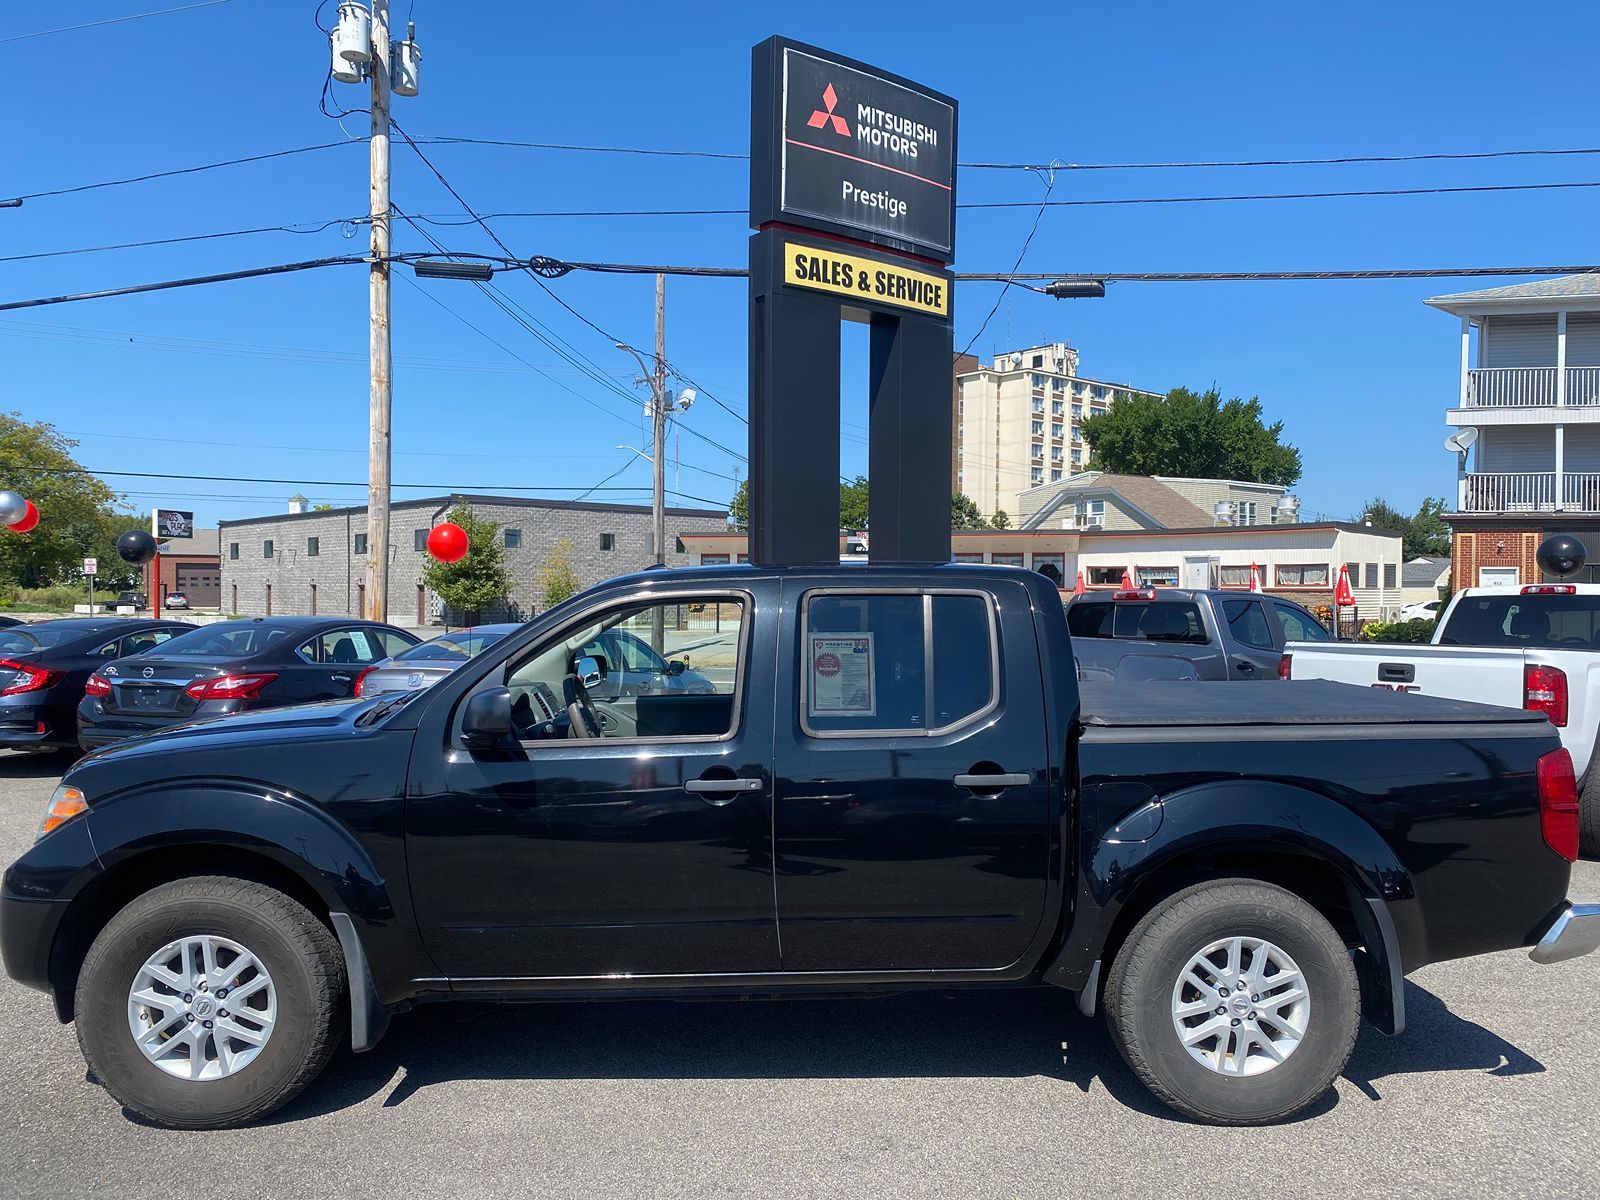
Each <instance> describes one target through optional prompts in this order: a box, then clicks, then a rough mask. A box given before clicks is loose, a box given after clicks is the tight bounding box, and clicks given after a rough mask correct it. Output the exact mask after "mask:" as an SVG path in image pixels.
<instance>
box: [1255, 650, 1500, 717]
mask: <svg viewBox="0 0 1600 1200" xmlns="http://www.w3.org/2000/svg"><path fill="white" fill-rule="evenodd" d="M1284 656H1285V658H1286V659H1287V660H1288V674H1287V676H1286V678H1289V679H1331V680H1333V681H1334V682H1335V683H1354V684H1359V685H1361V686H1363V687H1373V688H1384V689H1387V690H1389V691H1393V692H1413V693H1417V694H1419V695H1424V696H1440V697H1443V698H1446V699H1450V700H1471V701H1475V702H1476V703H1479V704H1495V705H1499V706H1500V707H1502V708H1521V707H1522V706H1523V701H1524V698H1525V697H1524V692H1523V689H1524V681H1523V666H1524V651H1522V650H1513V649H1484V648H1481V647H1476V646H1428V645H1395V644H1385V643H1370V644H1369V643H1363V642H1338V643H1328V642H1290V643H1289V644H1288V645H1287V646H1285V647H1284ZM1280 673H1282V672H1280Z"/></svg>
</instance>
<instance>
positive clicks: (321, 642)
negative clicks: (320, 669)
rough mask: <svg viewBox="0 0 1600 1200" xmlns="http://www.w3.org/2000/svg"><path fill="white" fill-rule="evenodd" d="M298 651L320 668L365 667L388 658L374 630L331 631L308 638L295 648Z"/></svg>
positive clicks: (301, 655) (302, 656)
mask: <svg viewBox="0 0 1600 1200" xmlns="http://www.w3.org/2000/svg"><path fill="white" fill-rule="evenodd" d="M295 652H296V653H297V654H299V655H300V657H301V658H303V659H305V660H306V661H307V662H310V663H317V664H318V665H320V666H341V665H343V666H349V665H351V664H354V663H361V664H365V663H372V662H377V661H378V659H380V658H385V657H387V655H386V654H385V653H384V651H383V648H382V643H380V642H379V641H378V638H377V635H376V633H375V632H374V631H373V630H371V629H330V630H329V631H328V632H327V633H322V634H318V635H317V636H316V637H314V638H308V639H307V640H306V641H304V642H302V643H301V644H300V645H299V646H297V647H295Z"/></svg>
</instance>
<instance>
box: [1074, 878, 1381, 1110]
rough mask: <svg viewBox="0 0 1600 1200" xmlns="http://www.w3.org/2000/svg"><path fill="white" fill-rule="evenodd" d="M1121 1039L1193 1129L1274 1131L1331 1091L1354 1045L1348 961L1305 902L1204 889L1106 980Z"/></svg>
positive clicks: (1191, 893) (1224, 883) (1155, 922)
mask: <svg viewBox="0 0 1600 1200" xmlns="http://www.w3.org/2000/svg"><path fill="white" fill-rule="evenodd" d="M1105 1009H1106V1019H1107V1021H1108V1022H1109V1024H1110V1026H1111V1034H1112V1038H1113V1040H1115V1042H1116V1044H1117V1048H1118V1049H1119V1050H1120V1051H1121V1052H1122V1056H1123V1058H1124V1059H1126V1060H1127V1063H1128V1065H1129V1066H1130V1067H1132V1068H1133V1072H1134V1074H1135V1075H1137V1076H1138V1077H1139V1079H1140V1081H1141V1082H1142V1083H1143V1084H1144V1085H1145V1086H1146V1087H1147V1088H1149V1089H1150V1091H1151V1092H1153V1093H1154V1094H1155V1096H1156V1097H1157V1098H1158V1099H1160V1100H1161V1101H1163V1102H1164V1103H1166V1104H1168V1105H1170V1106H1171V1107H1173V1108H1175V1109H1177V1110H1178V1111H1179V1112H1181V1113H1183V1114H1184V1115H1186V1116H1189V1117H1192V1118H1194V1119H1195V1120H1198V1121H1206V1122H1209V1123H1212V1124H1217V1125H1263V1124H1268V1123H1270V1122H1273V1121H1281V1120H1283V1119H1285V1118H1287V1117H1290V1116H1293V1115H1294V1114H1295V1113H1297V1112H1299V1111H1300V1110H1301V1109H1303V1108H1305V1107H1306V1106H1307V1105H1308V1104H1310V1103H1312V1102H1313V1101H1314V1100H1316V1099H1317V1097H1318V1096H1321V1095H1322V1094H1323V1093H1324V1092H1326V1091H1327V1090H1328V1088H1329V1086H1330V1085H1331V1084H1332V1083H1333V1081H1334V1079H1335V1078H1337V1077H1338V1075H1339V1072H1340V1071H1342V1070H1344V1066H1345V1063H1346V1062H1347V1061H1348V1060H1349V1058H1350V1051H1351V1049H1352V1048H1353V1047H1354V1046H1355V1038H1356V1029H1357V1026H1358V1025H1359V1023H1360V1015H1361V994H1360V989H1359V987H1358V985H1357V981H1356V973H1355V968H1354V966H1353V965H1352V964H1351V961H1350V955H1349V952H1348V951H1347V950H1346V948H1345V945H1344V942H1343V940H1342V939H1341V938H1340V937H1339V935H1338V934H1337V933H1336V932H1335V931H1334V929H1333V926H1331V925H1330V924H1328V922H1327V920H1326V919H1325V918H1324V917H1323V916H1322V914H1321V913H1319V912H1317V910H1316V909H1314V908H1312V907H1311V906H1310V905H1309V904H1307V903H1306V902H1305V901H1304V900H1301V899H1300V898H1299V897H1298V896H1296V895H1294V894H1293V893H1291V892H1287V891H1285V890H1283V889H1282V888H1278V887H1273V886H1272V885H1270V884H1265V883H1260V882H1257V881H1255V880H1249V879H1221V880H1215V881H1211V882H1207V883H1201V884H1196V885H1195V886H1193V887H1190V888H1187V889H1185V890H1183V891H1181V892H1178V893H1177V894H1176V895H1173V896H1171V897H1169V898H1168V899H1166V900H1164V901H1162V902H1161V903H1160V904H1158V905H1157V906H1156V907H1155V908H1154V909H1152V910H1151V911H1150V912H1149V913H1147V914H1146V915H1145V917H1144V918H1143V919H1142V920H1141V921H1140V922H1139V923H1138V925H1136V926H1135V927H1134V929H1133V931H1132V932H1131V933H1130V934H1129V935H1128V939H1127V941H1125V942H1124V943H1123V945H1122V948H1121V950H1120V951H1119V952H1118V954H1117V957H1116V961H1115V962H1114V963H1113V964H1112V968H1111V973H1110V975H1109V976H1108V977H1107V979H1106V991H1105Z"/></svg>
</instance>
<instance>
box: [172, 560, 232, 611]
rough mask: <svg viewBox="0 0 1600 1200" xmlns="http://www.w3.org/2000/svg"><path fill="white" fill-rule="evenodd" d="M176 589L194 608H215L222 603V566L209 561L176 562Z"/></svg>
mask: <svg viewBox="0 0 1600 1200" xmlns="http://www.w3.org/2000/svg"><path fill="white" fill-rule="evenodd" d="M177 580H178V586H177V588H176V590H177V591H180V592H182V593H183V594H184V595H185V596H187V597H189V603H190V604H192V605H193V606H194V607H195V608H216V607H217V606H218V605H220V604H221V603H222V568H221V567H220V566H214V565H212V564H210V563H178V564H177Z"/></svg>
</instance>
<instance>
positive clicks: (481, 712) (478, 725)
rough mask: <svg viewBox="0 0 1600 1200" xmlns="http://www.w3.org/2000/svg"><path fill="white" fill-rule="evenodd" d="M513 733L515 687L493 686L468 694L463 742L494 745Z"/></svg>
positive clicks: (464, 714) (472, 744)
mask: <svg viewBox="0 0 1600 1200" xmlns="http://www.w3.org/2000/svg"><path fill="white" fill-rule="evenodd" d="M510 736H511V689H509V688H503V687H500V688H490V689H489V690H488V691H485V692H478V693H476V694H475V695H473V696H470V697H468V699H467V707H466V711H465V712H463V713H462V714H461V742H462V744H463V745H466V746H493V745H495V744H496V743H497V742H499V741H501V740H502V739H503V738H507V737H510Z"/></svg>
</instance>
